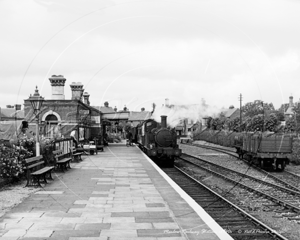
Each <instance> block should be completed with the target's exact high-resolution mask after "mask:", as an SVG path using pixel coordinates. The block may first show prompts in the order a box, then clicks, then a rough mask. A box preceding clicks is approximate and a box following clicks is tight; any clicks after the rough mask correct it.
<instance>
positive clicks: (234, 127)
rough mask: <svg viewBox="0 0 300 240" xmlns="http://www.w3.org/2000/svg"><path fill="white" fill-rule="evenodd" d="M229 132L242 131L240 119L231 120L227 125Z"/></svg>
mask: <svg viewBox="0 0 300 240" xmlns="http://www.w3.org/2000/svg"><path fill="white" fill-rule="evenodd" d="M227 126H228V129H229V131H234V132H238V131H239V130H240V118H239V117H237V118H235V119H232V120H230V121H229V122H228V123H227Z"/></svg>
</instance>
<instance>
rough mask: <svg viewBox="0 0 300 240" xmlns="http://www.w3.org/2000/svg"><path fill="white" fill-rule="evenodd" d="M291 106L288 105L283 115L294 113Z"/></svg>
mask: <svg viewBox="0 0 300 240" xmlns="http://www.w3.org/2000/svg"><path fill="white" fill-rule="evenodd" d="M293 108H294V107H288V109H287V110H286V111H285V112H284V115H294V111H293Z"/></svg>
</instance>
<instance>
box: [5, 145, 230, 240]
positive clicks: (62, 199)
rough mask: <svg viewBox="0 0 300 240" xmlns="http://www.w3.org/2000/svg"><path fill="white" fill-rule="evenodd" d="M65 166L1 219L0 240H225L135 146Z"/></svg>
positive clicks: (113, 149)
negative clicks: (68, 168)
mask: <svg viewBox="0 0 300 240" xmlns="http://www.w3.org/2000/svg"><path fill="white" fill-rule="evenodd" d="M71 167H72V169H70V170H68V171H67V172H65V173H60V172H55V173H54V174H53V176H54V181H51V182H50V183H48V184H46V185H43V186H44V187H43V188H41V189H40V191H38V192H36V193H35V194H32V195H31V196H30V197H28V198H27V199H25V200H24V201H23V202H22V203H21V204H19V205H18V206H16V207H15V208H13V209H12V210H11V211H10V212H8V213H6V214H5V215H4V216H2V217H1V219H0V239H2V240H5V239H10V240H13V239H59V240H67V239H70V240H108V239H109V240H121V239H124V240H126V239H128V240H129V239H133V240H138V239H141V240H142V239H145V240H184V239H203V240H215V239H231V237H230V236H229V235H227V234H226V232H225V231H224V230H223V229H221V228H220V227H219V226H218V225H217V224H216V223H215V222H214V221H213V220H212V219H211V218H210V217H209V216H208V215H207V214H206V213H205V212H204V210H203V209H202V208H201V207H199V206H197V205H196V204H195V202H194V201H193V200H192V199H190V198H189V197H188V196H187V195H186V194H185V193H184V192H183V191H182V190H181V189H179V188H178V186H177V185H176V184H174V183H173V182H172V181H171V180H170V179H168V177H167V176H165V174H164V173H162V171H161V170H160V169H158V168H157V166H156V165H155V164H154V163H153V162H152V161H151V160H149V159H148V158H147V157H146V156H145V155H144V154H143V153H142V152H141V151H140V150H139V149H138V148H137V147H135V146H133V147H126V146H124V145H121V144H116V145H110V146H108V147H105V150H104V152H98V154H97V155H91V156H83V161H82V162H79V163H71ZM175 189H176V190H175ZM199 215H201V217H200V216H199Z"/></svg>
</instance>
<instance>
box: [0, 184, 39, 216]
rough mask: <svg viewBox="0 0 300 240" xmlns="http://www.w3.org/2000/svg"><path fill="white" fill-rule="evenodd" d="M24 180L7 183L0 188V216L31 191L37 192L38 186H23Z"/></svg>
mask: <svg viewBox="0 0 300 240" xmlns="http://www.w3.org/2000/svg"><path fill="white" fill-rule="evenodd" d="M25 185H26V181H21V182H19V183H14V184H9V185H7V186H5V187H2V188H0V217H2V216H3V215H4V214H5V213H6V212H8V211H9V210H11V209H12V208H13V207H15V206H17V205H18V204H20V203H21V202H22V201H23V200H24V199H25V198H27V197H28V196H29V195H30V194H31V193H34V192H37V191H38V190H39V188H30V187H26V188H25V187H24V186H25Z"/></svg>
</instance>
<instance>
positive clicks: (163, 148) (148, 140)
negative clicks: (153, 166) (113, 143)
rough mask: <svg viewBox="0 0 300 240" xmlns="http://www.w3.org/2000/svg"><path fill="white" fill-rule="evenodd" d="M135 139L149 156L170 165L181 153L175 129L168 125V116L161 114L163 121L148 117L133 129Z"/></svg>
mask: <svg viewBox="0 0 300 240" xmlns="http://www.w3.org/2000/svg"><path fill="white" fill-rule="evenodd" d="M132 134H133V140H134V141H135V142H136V143H137V144H138V146H139V147H140V149H141V150H142V151H143V152H145V153H146V155H147V156H149V157H151V158H154V159H161V160H163V161H166V162H167V163H169V164H170V165H173V164H174V160H175V158H176V157H179V156H180V155H181V149H179V147H178V144H177V135H176V131H175V129H169V128H168V127H167V116H161V123H158V122H156V121H155V120H153V119H148V120H146V121H144V122H142V123H140V124H139V125H137V127H136V128H133V129H132Z"/></svg>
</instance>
